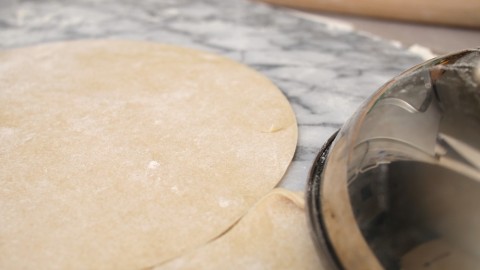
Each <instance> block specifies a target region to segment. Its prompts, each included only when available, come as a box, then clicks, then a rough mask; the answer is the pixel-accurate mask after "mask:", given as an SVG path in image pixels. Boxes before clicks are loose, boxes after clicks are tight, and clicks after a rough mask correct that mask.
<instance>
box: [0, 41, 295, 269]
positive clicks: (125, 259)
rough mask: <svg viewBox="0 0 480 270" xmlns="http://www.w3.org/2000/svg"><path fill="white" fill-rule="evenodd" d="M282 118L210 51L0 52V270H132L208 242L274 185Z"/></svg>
mask: <svg viewBox="0 0 480 270" xmlns="http://www.w3.org/2000/svg"><path fill="white" fill-rule="evenodd" d="M296 138H297V127H296V122H295V118H294V114H293V112H292V110H291V108H290V105H289V103H288V101H287V100H286V99H285V97H284V96H283V95H282V93H281V92H280V91H279V90H278V89H277V88H276V87H275V86H274V85H273V84H272V83H271V82H270V81H268V80H267V79H266V78H265V77H263V76H261V75H259V74H258V73H256V72H255V71H253V70H251V69H249V68H246V67H244V66H242V65H240V64H237V63H235V62H233V61H230V60H227V59H225V58H221V57H218V56H216V55H213V54H210V53H204V52H199V51H195V50H190V49H182V48H178V47H174V46H166V45H159V44H153V43H147V42H134V41H108V40H103V41H76V42H64V43H55V44H47V45H41V46H35V47H30V48H23V49H15V50H10V51H4V52H2V53H0V216H1V222H0V268H1V269H139V268H143V267H148V266H152V265H155V264H158V263H161V262H163V261H166V260H168V259H172V258H174V257H175V256H178V255H179V254H181V253H183V252H185V251H187V250H191V249H193V248H195V247H197V246H199V245H201V244H204V243H206V242H208V241H209V240H211V239H213V238H214V237H216V236H218V235H219V234H221V233H222V232H224V231H225V230H226V229H228V228H229V227H230V226H231V225H232V224H233V223H235V222H236V221H237V220H238V219H239V218H240V217H241V216H242V215H244V214H245V212H246V211H247V210H248V209H249V208H250V207H251V206H252V205H253V204H254V203H255V202H256V201H257V200H258V199H259V198H261V197H262V196H263V195H265V194H266V193H267V192H268V191H270V190H271V189H272V188H273V187H274V186H275V185H276V184H277V183H278V181H279V180H280V178H281V177H282V175H283V174H284V172H285V170H286V168H287V166H288V164H289V162H290V160H291V158H292V156H293V153H294V149H295V146H296Z"/></svg>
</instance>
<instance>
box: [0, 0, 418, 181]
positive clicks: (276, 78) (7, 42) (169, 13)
mask: <svg viewBox="0 0 480 270" xmlns="http://www.w3.org/2000/svg"><path fill="white" fill-rule="evenodd" d="M85 38H116V39H118V38H126V39H138V40H150V41H157V42H162V43H169V44H175V45H180V46H186V47H192V48H198V49H202V50H206V51H210V52H214V53H217V54H220V55H223V56H226V57H230V58H232V59H234V60H237V61H239V62H241V63H244V64H246V65H249V66H250V67H252V68H254V69H256V70H258V71H259V72H261V73H263V74H264V75H266V76H267V77H269V78H270V79H271V80H272V81H273V82H274V83H275V84H276V85H277V86H278V87H279V88H280V89H281V90H282V91H283V93H284V94H285V95H286V96H287V97H288V99H289V100H290V102H291V104H292V107H293V109H294V111H295V113H296V116H297V121H298V126H299V140H298V147H297V151H296V154H295V157H294V159H293V162H292V164H291V166H290V168H289V170H288V171H287V173H286V175H285V176H284V178H283V180H282V182H281V183H280V185H281V186H283V187H286V188H289V189H291V190H303V189H304V188H305V183H306V180H307V176H308V172H309V170H310V166H311V164H312V162H313V160H314V158H315V156H316V154H317V153H318V151H319V149H320V148H321V146H322V144H323V143H324V142H325V141H326V139H327V138H328V137H329V136H330V135H331V134H332V133H333V132H335V131H336V130H337V129H338V128H340V127H341V126H342V124H343V123H344V122H345V121H346V120H347V119H348V117H350V115H352V114H353V112H354V111H355V110H356V109H357V108H358V106H359V105H360V104H361V103H362V102H363V101H364V100H365V98H367V97H368V96H369V95H370V94H372V93H373V92H374V91H375V90H376V89H377V88H378V87H380V86H381V85H382V84H383V83H385V82H387V81H388V80H389V79H390V78H392V77H393V76H395V75H397V74H399V73H400V72H401V71H403V70H405V69H406V68H408V67H410V66H412V65H415V64H418V63H420V62H422V60H421V59H420V57H418V56H416V55H413V54H412V53H410V52H408V51H407V50H405V49H401V48H399V47H398V46H393V45H392V43H391V42H388V41H383V40H380V39H378V38H372V37H371V36H368V35H362V34H359V33H357V32H355V31H354V30H352V29H345V28H341V27H340V28H339V27H334V25H333V26H332V25H330V24H328V23H324V22H321V21H320V22H318V21H315V20H309V19H308V18H305V17H304V16H300V15H299V14H298V13H295V12H291V11H289V10H284V9H278V8H272V7H270V6H267V5H264V4H261V3H258V2H250V1H246V0H229V1H224V0H200V1H191V0H161V1H157V0H143V1H135V0H117V1H114V0H103V1H96V0H84V1H79V0H74V1H61V0H57V1H46V0H22V1H18V0H5V1H2V2H1V6H0V49H7V48H13V47H21V46H27V45H32V44H39V43H45V42H51V41H59V40H74V39H85Z"/></svg>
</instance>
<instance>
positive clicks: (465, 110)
mask: <svg viewBox="0 0 480 270" xmlns="http://www.w3.org/2000/svg"><path fill="white" fill-rule="evenodd" d="M307 202H308V210H309V219H310V223H311V225H312V232H313V236H314V238H315V241H316V244H317V247H318V249H319V253H320V255H321V256H322V257H323V261H324V263H325V266H326V268H327V269H368V270H374V269H406V270H409V269H425V268H428V269H452V268H453V267H455V269H476V268H477V266H478V265H480V49H474V50H466V51H462V52H459V53H455V54H451V55H447V56H444V57H440V58H436V59H433V60H430V61H428V62H426V63H424V64H422V65H419V66H416V67H414V68H412V69H410V70H407V71H406V72H404V73H403V74H401V75H400V76H398V77H396V78H394V79H393V80H391V81H390V82H388V83H387V84H385V85H384V86H383V87H382V88H381V89H380V90H379V91H377V92H376V93H375V94H374V95H373V96H372V97H371V98H370V99H368V100H367V101H366V102H365V103H364V105H363V106H362V107H361V108H360V109H359V110H358V111H357V112H356V113H355V114H354V115H353V116H352V117H351V118H350V119H349V121H347V123H346V124H345V125H344V126H343V127H342V128H341V129H340V130H339V132H338V134H335V135H333V136H332V138H331V139H330V140H329V141H328V142H327V143H326V144H325V146H324V147H323V149H322V151H321V152H320V154H319V156H318V158H317V160H316V162H315V163H314V165H313V167H312V171H311V175H310V179H309V185H308V190H307Z"/></svg>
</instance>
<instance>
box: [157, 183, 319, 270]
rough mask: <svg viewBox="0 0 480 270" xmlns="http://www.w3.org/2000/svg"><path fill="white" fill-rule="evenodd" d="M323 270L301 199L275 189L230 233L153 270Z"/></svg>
mask: <svg viewBox="0 0 480 270" xmlns="http://www.w3.org/2000/svg"><path fill="white" fill-rule="evenodd" d="M173 269H182V270H188V269H192V270H194V269H195V270H196V269H265V270H266V269H272V270H273V269H275V270H280V269H285V270H287V269H302V270H308V269H312V270H318V269H323V268H322V265H321V264H320V259H319V257H318V255H317V254H316V252H315V247H314V245H313V242H312V239H311V238H310V234H309V232H308V227H307V223H306V215H305V211H304V201H303V198H302V196H299V195H298V194H295V193H292V192H291V191H287V190H284V189H275V190H274V191H272V192H271V193H269V194H268V195H266V196H265V198H263V199H262V200H261V201H260V202H259V203H258V204H257V205H255V206H254V207H253V208H252V209H251V210H250V211H249V212H248V213H247V215H246V216H245V217H243V218H242V219H241V220H240V222H239V223H238V224H236V225H235V227H233V228H232V229H231V230H230V231H228V232H227V233H226V234H225V235H223V236H221V237H220V238H218V239H216V240H214V241H213V242H211V243H209V244H207V245H205V246H203V247H201V248H199V249H197V250H195V251H193V252H191V253H189V254H187V255H185V256H182V257H179V258H177V259H175V260H172V261H169V262H167V263H165V264H163V265H159V266H157V267H155V268H154V270H173Z"/></svg>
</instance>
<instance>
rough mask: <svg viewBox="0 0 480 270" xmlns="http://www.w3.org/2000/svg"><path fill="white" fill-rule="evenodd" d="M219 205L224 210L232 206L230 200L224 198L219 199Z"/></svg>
mask: <svg viewBox="0 0 480 270" xmlns="http://www.w3.org/2000/svg"><path fill="white" fill-rule="evenodd" d="M218 205H220V207H222V208H225V207H228V206H230V200H228V199H226V198H224V197H220V198H218Z"/></svg>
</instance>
